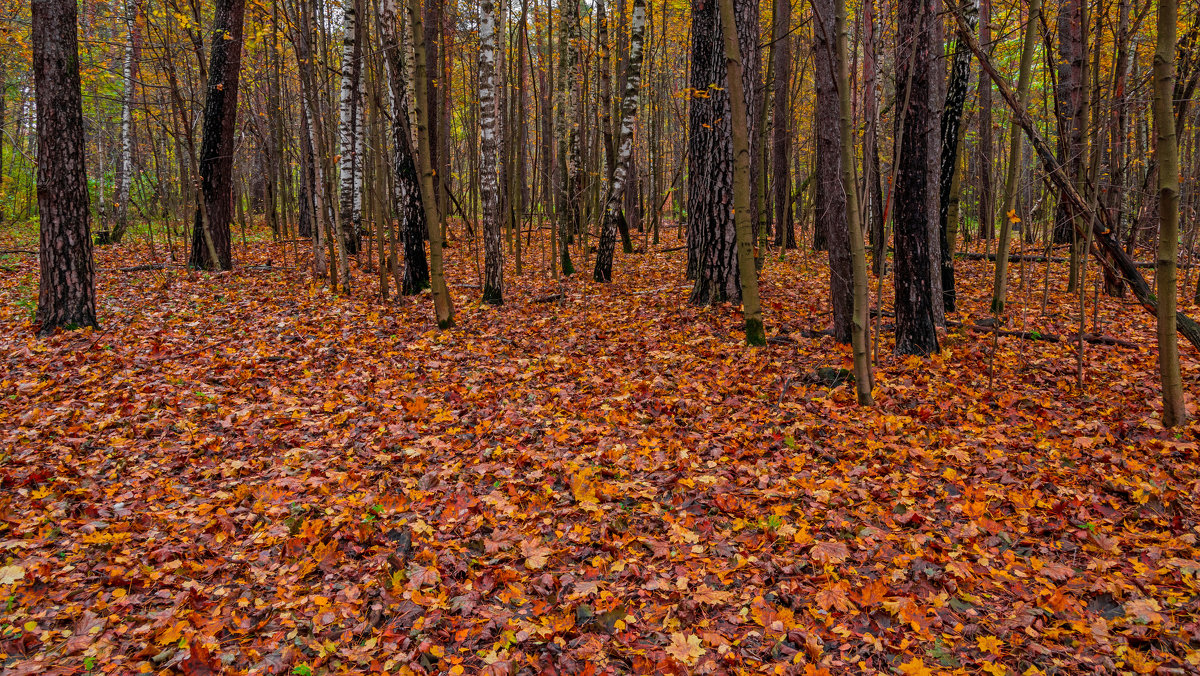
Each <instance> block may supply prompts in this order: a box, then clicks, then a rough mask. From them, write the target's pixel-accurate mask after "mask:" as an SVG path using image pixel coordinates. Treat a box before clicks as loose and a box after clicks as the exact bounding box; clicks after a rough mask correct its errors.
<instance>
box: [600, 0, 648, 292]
mask: <svg viewBox="0 0 1200 676" xmlns="http://www.w3.org/2000/svg"><path fill="white" fill-rule="evenodd" d="M645 33H646V0H633V18H632V25H631V27H630V39H629V61H628V63H627V64H626V66H625V69H626V72H625V97H624V98H623V99H622V101H621V128H620V131H619V132H618V141H617V144H618V145H617V162H616V166H615V167H614V169H613V175H612V185H611V187H610V188H609V195H608V204H607V205H606V207H605V209H604V226H603V229H602V230H601V232H600V245H599V248H598V250H597V253H596V268H595V270H594V271H593V274H592V276H593V278H594V279H595V280H596V281H597V282H611V281H612V265H613V255H614V253H615V252H616V248H617V230H618V222H619V221H620V220H621V219H624V218H625V215H624V213H622V210H621V201H622V199H623V198H624V194H625V183H626V178H627V176H628V174H629V160H630V157H631V156H632V155H633V126H634V124H635V123H636V122H637V112H638V94H639V92H640V90H641V86H642V50H643V45H644V42H645Z"/></svg>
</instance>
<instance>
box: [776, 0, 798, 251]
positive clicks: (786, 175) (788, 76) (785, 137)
mask: <svg viewBox="0 0 1200 676" xmlns="http://www.w3.org/2000/svg"><path fill="white" fill-rule="evenodd" d="M773 4H774V7H775V11H774V17H772V25H773V29H772V34H773V35H774V39H775V55H774V56H775V82H776V85H775V100H774V101H773V102H772V106H771V108H772V110H771V120H772V121H771V127H772V134H774V138H773V139H772V143H771V165H772V167H771V188H772V192H773V193H774V194H773V198H774V202H775V204H774V211H775V246H778V247H782V248H786V249H795V248H796V225H795V219H794V218H793V214H792V181H791V174H790V172H789V164H790V163H791V160H790V156H791V151H792V105H791V95H792V36H791V26H792V3H791V1H790V0H775V2H774V3H773Z"/></svg>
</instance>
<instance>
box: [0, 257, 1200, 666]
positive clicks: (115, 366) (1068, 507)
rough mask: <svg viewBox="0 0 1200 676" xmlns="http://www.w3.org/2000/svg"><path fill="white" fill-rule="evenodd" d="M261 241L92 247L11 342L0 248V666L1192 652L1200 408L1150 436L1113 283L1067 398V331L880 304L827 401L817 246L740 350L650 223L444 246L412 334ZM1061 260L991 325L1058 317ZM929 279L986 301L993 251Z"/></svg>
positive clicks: (1197, 373) (787, 271) (986, 659)
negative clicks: (494, 264) (1032, 333)
mask: <svg viewBox="0 0 1200 676" xmlns="http://www.w3.org/2000/svg"><path fill="white" fill-rule="evenodd" d="M18 244H20V243H18ZM24 245H25V246H26V247H29V246H33V247H34V248H35V247H36V243H34V244H33V245H30V244H29V243H28V242H25V243H24ZM678 245H679V243H678V242H675V241H671V242H670V243H664V245H663V247H664V248H669V247H671V246H678ZM0 248H8V247H7V245H6V246H4V247H0ZM284 248H285V247H284V246H281V245H273V244H269V243H257V244H255V243H251V246H250V248H249V251H246V250H243V248H242V247H241V245H240V242H239V244H238V246H237V247H236V249H235V256H236V257H237V258H238V269H237V270H235V271H234V272H232V273H226V274H216V275H214V274H206V273H195V272H188V271H186V270H184V269H182V268H179V267H177V266H176V267H172V268H168V269H165V270H124V271H122V270H120V269H119V268H129V267H133V266H137V265H144V264H148V263H151V262H152V261H151V257H150V253H149V251H148V249H147V248H146V246H145V245H144V244H142V243H140V242H139V243H131V244H127V245H124V246H122V247H107V248H98V249H97V250H96V259H97V268H98V269H99V273H98V285H97V286H98V298H99V308H100V321H101V323H102V328H101V329H100V330H98V331H90V330H88V331H79V332H72V333H64V334H61V335H58V336H54V337H51V338H48V339H44V340H37V339H35V338H34V336H33V331H32V314H33V310H34V308H35V307H36V295H37V265H36V263H37V259H36V256H32V255H21V254H17V255H10V256H4V257H0V359H2V360H3V365H2V366H0V397H2V401H3V404H2V405H0V459H2V460H0V604H2V606H0V607H2V611H0V671H4V672H5V673H8V674H13V675H18V674H34V673H46V674H79V673H83V672H92V673H120V674H125V673H134V672H147V673H149V672H162V673H178V672H182V673H185V674H213V673H246V672H253V673H276V674H280V673H294V674H301V675H305V674H322V673H347V672H378V671H387V672H388V673H409V670H412V671H416V672H419V673H420V672H428V673H438V672H442V673H450V674H459V673H474V672H478V671H481V670H482V671H485V672H487V673H492V674H505V673H507V674H515V673H547V674H549V673H597V672H606V671H608V672H619V673H624V672H638V673H653V672H663V673H685V672H690V673H738V672H743V673H760V672H767V673H800V674H810V675H811V674H826V673H831V674H851V673H855V674H858V673H865V674H869V673H903V674H910V675H911V674H940V673H969V674H991V675H993V676H996V675H999V674H1041V673H1045V674H1076V673H1113V672H1117V671H1120V672H1130V673H1133V672H1137V673H1158V674H1195V673H1197V672H1200V577H1198V576H1200V542H1198V538H1200V451H1198V446H1197V436H1198V432H1200V426H1197V425H1194V424H1193V425H1192V426H1190V427H1187V428H1185V429H1183V430H1180V431H1176V432H1166V431H1164V430H1163V429H1162V428H1161V426H1160V424H1159V413H1160V404H1159V392H1158V387H1157V367H1156V361H1155V350H1154V329H1153V321H1152V318H1151V317H1150V316H1148V315H1147V314H1146V313H1145V312H1144V311H1143V310H1141V309H1140V308H1138V307H1137V306H1136V305H1135V304H1134V303H1133V302H1132V301H1131V300H1114V299H1109V298H1104V297H1103V296H1102V297H1101V298H1100V307H1099V309H1098V312H1097V315H1098V317H1099V320H1100V324H1101V327H1100V330H1099V331H1098V332H1099V333H1104V334H1107V335H1111V336H1116V337H1118V338H1120V339H1122V340H1124V341H1129V342H1130V343H1132V345H1131V346H1127V345H1115V344H1114V345H1088V346H1087V354H1086V357H1085V365H1086V375H1085V384H1084V387H1083V390H1082V391H1080V389H1079V388H1077V386H1076V384H1075V378H1076V352H1075V346H1074V343H1061V342H1046V341H1039V340H1024V339H1019V338H1013V337H1002V338H1000V339H999V340H998V341H996V342H994V338H993V336H992V335H991V334H989V333H987V332H984V331H975V330H966V329H961V328H951V330H950V331H949V332H948V333H947V334H946V335H945V336H944V339H943V341H942V342H943V346H944V350H943V352H942V354H941V355H939V356H935V357H932V358H929V359H918V358H897V357H893V356H892V355H891V328H890V326H889V324H890V321H891V320H890V319H888V318H887V317H886V316H885V317H884V318H883V320H882V321H883V323H884V327H883V328H884V331H883V332H882V336H881V337H882V344H881V346H880V362H881V363H880V365H879V368H878V370H877V390H876V397H877V401H878V405H877V406H876V407H875V408H872V409H863V408H859V407H857V406H856V405H855V404H854V399H853V392H852V387H847V386H845V385H840V386H836V387H833V388H831V387H830V386H829V385H828V384H827V383H826V382H823V381H822V379H821V378H820V377H819V376H817V375H815V374H814V369H816V368H819V367H835V368H838V367H849V365H850V360H849V350H848V349H847V348H845V347H841V346H838V345H835V344H834V343H833V342H832V340H831V339H830V338H828V337H827V336H822V335H814V334H813V333H812V332H813V331H819V330H821V329H824V328H827V325H828V323H829V315H828V307H827V306H828V303H827V301H826V293H827V291H826V289H827V281H826V280H825V274H826V273H825V272H824V271H825V270H826V262H825V259H824V257H823V255H821V254H813V253H807V254H800V253H795V252H792V253H789V254H788V256H787V259H786V260H785V261H782V262H781V261H779V260H778V259H777V258H775V257H772V258H771V259H769V260H768V261H767V264H766V267H765V269H764V271H763V274H762V279H763V290H762V295H763V298H764V302H765V308H764V318H765V322H766V325H767V327H768V335H770V336H773V337H775V339H776V340H775V342H773V343H772V344H770V345H769V346H768V347H766V348H762V349H747V348H746V347H745V346H744V345H743V342H742V334H741V330H740V314H739V310H738V308H736V307H730V306H724V307H716V308H706V309H697V308H694V307H691V306H689V305H688V303H687V297H688V291H689V285H688V284H687V282H686V281H685V279H684V273H683V268H684V263H685V259H686V252H684V251H675V252H669V253H649V254H643V255H624V256H620V255H619V257H618V261H617V265H616V270H615V278H616V280H617V281H616V282H615V283H614V284H612V285H608V286H604V285H599V284H595V283H593V282H591V281H590V275H589V274H579V275H576V276H575V277H574V278H572V279H570V280H568V281H566V282H564V283H562V284H561V285H559V284H558V283H557V282H555V281H553V280H550V279H546V278H545V277H544V276H541V275H538V274H526V275H524V276H522V277H517V276H516V275H515V274H513V273H512V271H511V269H510V270H509V273H508V275H507V277H506V283H507V284H508V288H507V298H508V300H509V302H508V304H507V305H504V306H503V307H499V308H492V307H488V306H483V305H481V304H480V303H479V302H478V296H479V289H478V288H470V287H466V286H464V285H465V284H469V283H476V280H477V277H476V272H475V259H474V257H473V254H472V253H471V250H470V249H469V248H468V247H467V246H466V245H465V244H459V245H456V246H454V247H453V248H451V249H450V250H449V252H448V253H449V261H450V273H449V278H450V284H451V289H452V291H453V294H454V299H455V302H456V304H457V319H458V327H457V328H455V329H453V330H451V331H445V332H438V331H436V330H433V322H432V304H431V302H430V300H429V296H428V295H427V294H426V295H423V296H420V297H418V298H416V299H403V300H399V301H395V302H392V303H387V304H383V303H381V302H379V301H378V300H377V298H376V297H374V290H375V288H376V286H375V282H374V281H373V276H372V275H371V274H370V273H366V272H356V288H357V289H358V290H359V291H358V292H357V293H356V294H355V295H354V296H353V297H350V298H347V297H341V296H335V295H332V294H330V293H329V292H328V291H327V290H326V289H324V288H322V287H320V286H319V285H314V284H312V283H311V280H310V275H309V273H308V270H307V268H305V267H304V266H303V265H301V266H300V267H299V268H292V267H289V266H292V265H293V263H294V260H293V258H292V257H291V252H292V250H293V249H292V247H291V246H290V245H289V246H287V247H286V249H287V251H288V253H287V254H282V253H281V251H282V250H283V249H284ZM160 250H161V244H160ZM160 253H161V251H160ZM532 253H533V256H531V257H532V258H537V249H536V248H535V249H534V251H533V252H532ZM268 262H269V263H270V264H271V267H251V266H254V265H258V266H265V265H266V264H267V263H268ZM530 267H531V268H534V267H538V268H539V269H540V259H538V264H537V265H531V266H530ZM581 267H582V268H584V269H587V270H590V267H588V266H586V265H584V266H581ZM1063 268H1064V266H1062V265H1056V266H1055V267H1054V269H1053V275H1052V277H1051V279H1050V285H1051V288H1050V294H1049V299H1048V300H1049V302H1048V307H1049V308H1050V311H1049V314H1047V315H1043V313H1042V311H1041V307H1042V304H1041V299H1042V297H1041V293H1042V292H1041V287H1040V284H1041V282H1042V279H1043V277H1042V275H1043V274H1044V267H1043V266H1041V265H1032V264H1031V265H1029V267H1028V268H1027V270H1026V272H1027V275H1028V281H1029V286H1028V287H1027V289H1026V290H1024V291H1022V290H1020V289H1015V290H1014V292H1013V294H1012V299H1011V301H1010V304H1011V309H1012V314H1011V318H1010V320H1009V322H1008V325H1007V328H1009V329H1023V330H1036V331H1038V332H1040V333H1039V335H1045V334H1058V335H1066V334H1072V333H1074V332H1075V331H1077V326H1076V323H1077V321H1078V320H1077V310H1076V308H1077V307H1078V305H1077V303H1078V301H1077V300H1076V299H1074V298H1072V297H1069V296H1068V295H1067V294H1066V293H1065V291H1064V287H1065V281H1066V280H1065V277H1066V274H1065V270H1063ZM1020 272H1021V266H1020V265H1014V266H1013V280H1014V284H1016V283H1018V280H1019V275H1020ZM958 278H959V280H960V283H959V290H960V294H959V297H960V299H961V302H960V304H961V306H962V307H963V308H964V309H965V311H964V312H962V313H959V314H957V315H955V317H956V318H957V319H960V320H962V321H965V322H967V323H971V322H973V321H975V320H979V319H982V318H984V317H986V314H985V309H986V307H987V294H988V287H989V285H990V279H991V273H990V264H988V263H985V262H980V261H960V262H959V264H958ZM889 287H890V282H888V283H886V284H885V285H884V293H885V296H887V295H889V294H890V288H889ZM558 293H561V294H562V298H561V299H559V300H555V301H547V302H535V300H534V299H537V298H539V297H544V296H548V295H551V294H558ZM1090 296H1091V294H1090V293H1089V309H1088V322H1089V331H1091V330H1092V327H1091V326H1090V324H1091V314H1092V309H1091V307H1090V306H1091V298H1090ZM1186 296H1187V297H1190V294H1186ZM888 305H889V302H887V301H886V300H885V307H887V306H888ZM1186 309H1187V310H1188V311H1189V312H1193V313H1194V312H1196V311H1197V309H1198V308H1196V307H1188V308H1186ZM784 334H786V337H782V338H781V336H783V335H784ZM806 336H809V337H806ZM1181 349H1182V353H1183V355H1182V362H1183V371H1184V380H1185V388H1186V389H1187V391H1188V393H1189V395H1188V396H1189V402H1191V404H1192V405H1193V406H1194V403H1195V398H1194V397H1195V394H1196V393H1197V391H1200V388H1198V387H1197V383H1198V377H1200V358H1198V356H1197V353H1196V351H1195V350H1193V349H1192V347H1191V346H1190V345H1187V344H1186V343H1185V344H1183V345H1182V347H1181ZM993 351H995V354H994V359H993ZM1193 411H1195V409H1194V408H1193Z"/></svg>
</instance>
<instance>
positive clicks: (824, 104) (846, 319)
mask: <svg viewBox="0 0 1200 676" xmlns="http://www.w3.org/2000/svg"><path fill="white" fill-rule="evenodd" d="M835 4H836V0H812V5H813V9H814V14H815V16H814V18H813V66H814V79H815V85H816V86H815V89H816V100H815V102H814V104H813V136H814V138H815V140H816V144H815V145H816V177H815V179H814V183H815V187H816V190H815V193H814V197H815V199H814V202H813V217H814V220H813V227H814V228H816V229H817V231H818V232H820V233H822V234H823V235H824V238H823V240H824V244H825V246H826V248H827V249H828V253H829V305H830V308H831V310H832V311H833V337H834V340H836V341H838V342H839V343H849V342H850V339H851V335H850V334H851V329H852V325H853V323H854V271H853V268H852V264H851V260H850V231H849V230H848V229H847V225H846V215H847V214H846V210H847V204H846V200H847V195H846V191H845V190H843V189H842V169H841V158H842V147H841V131H840V127H839V123H838V120H839V117H840V115H841V103H840V99H839V96H838V82H837V68H838V65H837V59H836V54H835V49H834V42H835V36H834V14H835V13H836V6H835Z"/></svg>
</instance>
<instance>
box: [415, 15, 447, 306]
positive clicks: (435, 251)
mask: <svg viewBox="0 0 1200 676" xmlns="http://www.w3.org/2000/svg"><path fill="white" fill-rule="evenodd" d="M419 5H420V0H409V5H408V17H409V22H410V23H411V27H412V34H413V60H414V61H415V67H414V68H413V71H414V72H413V79H414V80H415V81H416V82H415V87H414V89H415V90H416V95H415V96H414V98H415V99H416V106H415V107H416V111H415V112H416V118H417V153H418V154H417V159H418V161H419V162H420V172H421V203H422V205H423V206H424V207H425V227H426V230H427V232H428V237H429V268H430V269H429V275H430V280H429V281H430V286H431V288H432V290H433V309H434V316H435V318H436V319H437V325H438V328H439V329H449V328H450V327H452V326H454V304H453V300H452V299H451V298H450V289H449V288H447V286H446V276H445V272H444V268H443V263H442V216H441V213H440V212H439V211H438V200H437V193H436V191H435V190H434V185H433V173H434V172H433V164H432V158H431V156H430V147H431V146H430V142H429V141H430V139H429V124H430V120H429V113H428V111H427V110H426V105H427V103H428V101H429V85H428V81H429V80H428V76H427V74H426V70H425V29H424V26H423V25H422V24H423V21H422V18H421V11H420V6H419Z"/></svg>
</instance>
